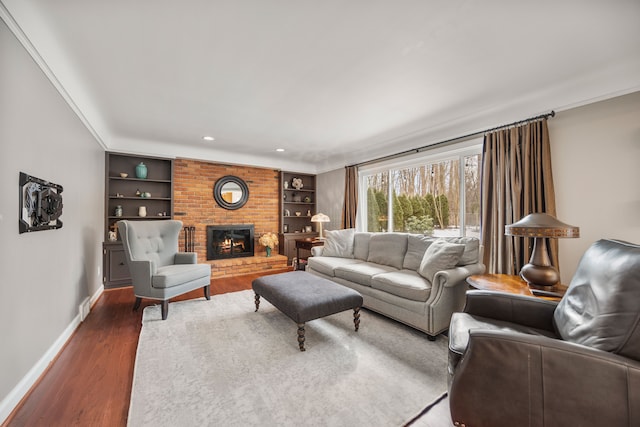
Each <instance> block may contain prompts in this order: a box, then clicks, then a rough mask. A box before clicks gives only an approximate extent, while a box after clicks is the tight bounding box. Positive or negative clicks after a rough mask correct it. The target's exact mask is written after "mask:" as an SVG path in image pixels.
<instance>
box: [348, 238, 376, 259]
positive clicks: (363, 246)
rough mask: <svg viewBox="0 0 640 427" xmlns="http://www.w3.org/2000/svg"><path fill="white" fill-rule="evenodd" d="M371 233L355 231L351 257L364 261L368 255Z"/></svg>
mask: <svg viewBox="0 0 640 427" xmlns="http://www.w3.org/2000/svg"><path fill="white" fill-rule="evenodd" d="M371 236H373V233H368V232H367V233H356V234H355V236H353V257H354V258H356V259H361V260H362V261H366V260H367V258H368V257H369V241H370V240H371Z"/></svg>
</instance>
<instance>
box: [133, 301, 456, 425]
mask: <svg viewBox="0 0 640 427" xmlns="http://www.w3.org/2000/svg"><path fill="white" fill-rule="evenodd" d="M254 310H255V305H254V301H253V292H252V291H242V292H234V293H229V294H223V295H216V296H213V297H212V298H211V301H206V300H205V299H198V300H191V301H184V302H176V303H171V304H169V317H168V319H167V320H165V321H162V320H160V306H151V307H147V308H146V309H145V310H144V315H143V319H142V322H143V326H142V331H141V333H140V341H139V343H138V351H137V354H136V364H135V372H134V379H133V389H132V393H131V405H130V408H129V421H128V423H129V426H253V425H259V426H401V425H403V424H404V423H405V422H406V421H408V420H410V419H411V418H412V417H413V416H414V415H415V414H417V413H418V412H420V410H421V409H422V408H424V407H425V406H426V405H427V404H428V403H429V402H431V401H433V400H434V399H435V398H437V397H438V396H439V395H441V394H442V392H443V391H445V390H446V365H447V340H446V338H445V337H442V336H440V337H438V339H437V341H435V342H431V341H429V340H428V339H427V336H426V335H425V334H423V333H420V332H418V331H415V330H413V329H411V328H409V327H406V326H404V325H402V324H400V323H398V322H395V321H392V320H389V319H387V318H385V317H383V316H380V315H377V314H375V313H372V312H370V311H367V310H362V311H361V313H362V314H361V323H360V330H359V331H358V332H355V331H354V328H353V310H349V311H345V312H342V313H338V314H335V315H332V316H329V317H325V318H323V319H317V320H313V321H311V322H307V324H306V328H305V329H306V341H305V347H306V349H307V351H305V352H301V351H299V349H298V341H297V333H296V329H297V327H296V324H295V323H294V322H293V321H292V320H290V319H289V318H288V317H286V316H285V315H284V314H282V313H280V311H278V310H277V309H276V308H274V307H273V306H272V305H271V304H269V303H268V302H267V301H266V300H265V299H264V298H262V299H261V303H260V310H259V311H258V312H257V313H256V312H254Z"/></svg>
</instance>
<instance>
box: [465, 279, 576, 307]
mask: <svg viewBox="0 0 640 427" xmlns="http://www.w3.org/2000/svg"><path fill="white" fill-rule="evenodd" d="M467 283H468V284H469V286H471V287H472V288H474V289H480V290H485V291H501V292H508V293H511V294H519V295H528V296H534V297H538V298H543V299H549V300H553V301H558V300H560V299H561V298H562V296H563V295H564V294H565V292H566V291H567V286H565V285H561V284H557V285H555V286H553V287H551V288H550V289H544V290H543V289H540V290H538V289H532V288H530V287H529V285H528V284H527V282H525V281H524V280H522V278H520V276H514V275H510V274H475V275H473V276H469V277H468V278H467Z"/></svg>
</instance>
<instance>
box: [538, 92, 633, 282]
mask: <svg viewBox="0 0 640 427" xmlns="http://www.w3.org/2000/svg"><path fill="white" fill-rule="evenodd" d="M549 136H550V138H551V159H552V168H553V178H554V183H555V188H556V204H557V213H558V218H559V219H560V220H561V221H564V222H566V223H568V224H571V225H576V226H579V227H580V238H578V239H560V240H559V246H560V273H561V276H562V282H563V283H567V284H568V283H569V281H570V280H571V277H572V276H573V273H574V272H575V269H576V266H577V264H578V261H579V260H580V257H581V256H582V254H583V253H584V251H585V250H586V249H587V248H588V247H589V245H591V244H592V243H593V242H595V241H596V240H598V239H602V238H616V239H622V240H626V241H629V242H633V243H638V244H640V189H639V187H638V186H639V185H640V167H638V162H639V161H640V92H635V93H632V94H629V95H625V96H621V97H617V98H613V99H609V100H606V101H601V102H596V103H593V104H590V105H586V106H584V107H579V108H574V109H571V110H567V111H561V112H559V113H558V114H557V116H556V117H555V118H553V119H550V120H549Z"/></svg>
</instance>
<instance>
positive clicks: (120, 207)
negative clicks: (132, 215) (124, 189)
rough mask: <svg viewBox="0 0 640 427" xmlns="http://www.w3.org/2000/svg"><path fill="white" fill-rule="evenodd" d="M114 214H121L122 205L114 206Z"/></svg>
mask: <svg viewBox="0 0 640 427" xmlns="http://www.w3.org/2000/svg"><path fill="white" fill-rule="evenodd" d="M115 214H116V216H122V205H118V206H116V212H115Z"/></svg>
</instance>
